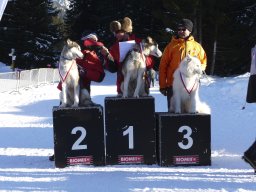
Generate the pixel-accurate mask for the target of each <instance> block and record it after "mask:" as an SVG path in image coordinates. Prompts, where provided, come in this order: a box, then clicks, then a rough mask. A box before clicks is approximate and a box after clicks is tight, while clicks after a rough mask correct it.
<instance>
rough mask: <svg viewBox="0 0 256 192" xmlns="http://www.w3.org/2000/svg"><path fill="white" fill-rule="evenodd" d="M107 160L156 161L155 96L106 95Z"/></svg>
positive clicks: (114, 161)
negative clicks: (124, 96) (120, 96)
mask: <svg viewBox="0 0 256 192" xmlns="http://www.w3.org/2000/svg"><path fill="white" fill-rule="evenodd" d="M105 129H106V133H107V134H106V154H107V156H106V164H108V165H113V164H148V165H149V164H150V165H151V164H155V163H156V157H155V104H154V98H153V97H151V96H149V97H141V98H118V97H106V98H105Z"/></svg>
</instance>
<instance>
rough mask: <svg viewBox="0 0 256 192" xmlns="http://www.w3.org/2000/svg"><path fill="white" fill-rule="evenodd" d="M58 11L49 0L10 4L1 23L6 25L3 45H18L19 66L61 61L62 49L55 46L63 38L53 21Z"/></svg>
mask: <svg viewBox="0 0 256 192" xmlns="http://www.w3.org/2000/svg"><path fill="white" fill-rule="evenodd" d="M57 14H58V12H57V11H55V10H54V9H53V7H52V2H51V1H49V0H16V1H10V2H9V3H8V4H7V9H6V12H5V15H4V17H3V20H4V22H1V23H0V25H1V28H4V29H6V30H2V31H1V33H2V35H3V36H1V37H0V38H2V39H1V41H0V49H1V48H2V47H8V48H9V49H10V48H14V49H15V51H16V56H17V57H16V61H15V63H16V67H18V68H22V69H29V68H39V67H46V66H47V65H48V64H51V65H53V64H54V63H55V62H56V61H57V59H58V56H57V55H58V54H59V53H58V52H57V51H55V49H54V46H55V45H56V43H57V42H58V41H59V40H60V39H61V38H62V37H61V33H59V30H60V28H59V26H58V25H55V24H53V23H52V19H53V17H54V16H56V15H57ZM4 37H8V38H7V39H3V38H4ZM3 53H5V54H6V50H5V52H3ZM5 56H6V55H1V57H5Z"/></svg>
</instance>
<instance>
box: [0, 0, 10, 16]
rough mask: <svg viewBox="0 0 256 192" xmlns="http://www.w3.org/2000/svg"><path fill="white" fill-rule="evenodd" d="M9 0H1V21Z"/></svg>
mask: <svg viewBox="0 0 256 192" xmlns="http://www.w3.org/2000/svg"><path fill="white" fill-rule="evenodd" d="M7 2H8V0H1V1H0V21H1V19H2V16H3V14H4V10H5V7H6V5H7Z"/></svg>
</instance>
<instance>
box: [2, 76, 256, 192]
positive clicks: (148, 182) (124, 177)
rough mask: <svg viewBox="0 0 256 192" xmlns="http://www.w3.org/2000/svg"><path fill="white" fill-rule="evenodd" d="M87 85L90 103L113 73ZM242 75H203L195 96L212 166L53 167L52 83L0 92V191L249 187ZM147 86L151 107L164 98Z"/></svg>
mask: <svg viewBox="0 0 256 192" xmlns="http://www.w3.org/2000/svg"><path fill="white" fill-rule="evenodd" d="M115 75H116V74H111V73H107V74H106V78H105V80H104V82H102V83H101V84H98V83H94V84H93V86H92V98H93V101H94V102H96V103H99V104H101V105H103V106H104V98H105V97H106V96H113V95H115V94H116V86H115V77H116V76H115ZM248 77H249V74H244V75H240V76H236V77H226V78H219V77H208V79H203V80H202V86H201V92H200V95H201V100H202V101H205V102H207V103H208V104H209V105H210V106H211V110H212V114H211V131H212V132H211V136H212V143H211V147H212V165H211V166H196V167H193V166H191V167H160V166H158V165H152V166H149V165H125V166H121V165H115V166H102V167H93V166H72V167H67V168H64V169H58V168H55V166H54V162H50V161H49V160H48V156H49V155H51V154H52V153H53V123H52V107H53V106H56V105H58V103H59V100H58V94H59V93H58V90H57V89H56V85H46V86H42V87H39V88H33V89H29V90H24V91H22V92H21V94H8V93H0V98H1V99H0V192H2V191H72V192H80V191H81V192H84V191H94V192H95V191H104V192H105V191H109V192H122V191H124V192H126V191H132V192H142V191H143V192H147V191H163V192H167V191H168V192H170V191H173V192H175V191H182V192H186V191H187V192H198V191H199V192H200V191H207V192H215V191H221V192H225V191H239V192H244V191H256V184H255V183H256V176H254V174H253V170H252V169H251V168H250V167H249V165H248V164H246V163H244V162H243V161H242V160H241V156H242V154H243V152H244V151H245V150H246V149H247V148H248V147H249V146H250V145H251V144H252V142H253V141H254V139H255V137H256V134H255V133H256V131H255V130H256V118H255V112H256V105H255V104H247V105H246V107H245V109H244V110H242V107H243V105H244V104H245V96H246V91H247V83H248ZM158 89H159V88H158V86H156V87H154V88H151V94H152V96H153V97H154V98H155V108H156V111H157V112H165V111H166V110H167V108H166V98H165V97H164V96H162V95H161V94H160V93H159V91H158Z"/></svg>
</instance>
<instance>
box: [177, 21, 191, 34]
mask: <svg viewBox="0 0 256 192" xmlns="http://www.w3.org/2000/svg"><path fill="white" fill-rule="evenodd" d="M178 27H185V28H186V29H187V30H189V31H190V32H192V30H193V23H192V21H191V20H189V19H182V20H181V21H180V22H179V24H178Z"/></svg>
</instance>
